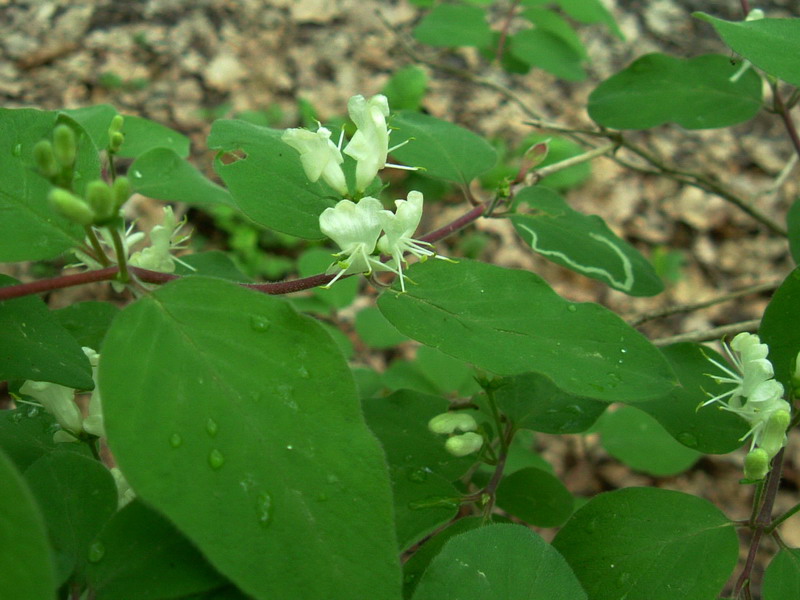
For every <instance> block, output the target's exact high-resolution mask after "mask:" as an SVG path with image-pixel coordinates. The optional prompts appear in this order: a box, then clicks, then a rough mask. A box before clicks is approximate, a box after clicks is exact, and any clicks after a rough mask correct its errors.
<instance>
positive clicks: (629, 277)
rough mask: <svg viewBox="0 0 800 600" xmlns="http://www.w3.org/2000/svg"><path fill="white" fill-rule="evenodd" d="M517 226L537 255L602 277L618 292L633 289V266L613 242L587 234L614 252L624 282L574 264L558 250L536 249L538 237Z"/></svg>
mask: <svg viewBox="0 0 800 600" xmlns="http://www.w3.org/2000/svg"><path fill="white" fill-rule="evenodd" d="M517 226H518V227H520V228H521V229H524V230H525V231H527V232H528V233H529V234H531V242H530V243H531V248H532V249H533V250H534V251H536V252H538V253H539V254H543V255H544V256H555V257H558V258H560V259H561V260H563V261H564V262H565V263H567V264H568V265H569V266H570V267H572V268H573V269H575V270H576V271H579V272H581V273H584V274H586V275H589V276H591V275H600V276H602V277H604V278H605V279H606V280H608V282H609V283H610V284H611V285H612V286H614V287H615V288H617V289H620V290H622V291H624V292H629V291H631V288H633V282H634V277H633V265H632V264H631V261H630V259H629V258H628V257H627V256H626V255H625V253H624V252H623V251H622V250H620V249H619V247H618V246H617V245H616V244H615V243H614V242H613V241H611V240H609V239H608V238H605V237H603V236H602V235H599V234H596V233H590V234H589V237H590V238H592V239H593V240H597V241H598V242H601V243H603V244H605V245H606V246H608V247H609V248H611V250H612V251H613V252H614V254H616V255H617V256H619V259H620V261H622V270H623V272H624V273H625V279H624V281H619V280H618V279H616V278H615V277H614V276H613V275H612V274H611V273H609V272H608V271H606V270H605V269H601V268H600V267H592V266H589V265H582V264H580V263H578V262H575V261H574V260H573V259H571V258H570V257H569V256H567V255H566V254H564V253H563V252H559V251H558V250H546V249H544V248H540V247H538V246H537V245H536V244H537V242H538V241H539V236H537V235H536V232H535V231H534V230H533V229H531V228H530V227H527V226H526V225H522V224H521V223H518V224H517Z"/></svg>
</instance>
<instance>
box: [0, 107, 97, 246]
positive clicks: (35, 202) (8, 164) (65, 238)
mask: <svg viewBox="0 0 800 600" xmlns="http://www.w3.org/2000/svg"><path fill="white" fill-rule="evenodd" d="M57 118H58V113H55V112H43V111H39V110H33V109H28V108H24V109H7V108H0V153H2V156H3V160H2V161H0V213H2V215H3V218H2V219H0V262H14V261H22V260H43V259H47V258H53V257H55V256H58V255H59V254H61V253H62V252H64V251H65V250H67V249H68V248H71V247H72V246H76V245H78V244H80V243H81V242H82V241H83V237H84V232H83V228H82V227H80V226H79V225H77V224H75V223H72V222H70V221H67V220H66V219H63V218H61V217H59V216H57V215H56V214H55V213H54V212H53V211H52V210H51V209H50V206H49V204H48V202H47V194H48V192H49V191H50V188H51V185H50V182H49V181H47V180H46V179H45V178H44V177H42V176H41V175H39V174H38V172H37V171H36V167H35V166H34V163H33V147H34V146H35V145H36V144H37V143H38V142H39V141H40V140H43V139H45V138H47V139H52V131H53V127H55V125H56V119H57ZM77 165H78V168H79V170H80V171H81V174H82V175H83V177H82V180H81V181H82V182H83V183H85V182H86V181H87V180H91V179H97V178H98V177H99V174H100V166H99V162H98V158H97V150H96V148H94V146H93V145H92V144H91V141H90V140H89V139H88V137H86V135H85V134H83V135H81V136H79V138H78V159H77ZM80 189H82V187H81V188H80Z"/></svg>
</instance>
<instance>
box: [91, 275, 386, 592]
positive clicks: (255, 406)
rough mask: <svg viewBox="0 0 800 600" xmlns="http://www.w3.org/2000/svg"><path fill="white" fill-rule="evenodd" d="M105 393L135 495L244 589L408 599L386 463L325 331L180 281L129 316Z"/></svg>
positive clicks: (113, 341) (249, 294) (104, 365)
mask: <svg viewBox="0 0 800 600" xmlns="http://www.w3.org/2000/svg"><path fill="white" fill-rule="evenodd" d="M198 298H202V299H203V301H202V302H198V301H197V299H198ZM131 348H136V349H137V351H136V352H131ZM100 380H101V382H102V383H101V385H102V389H103V409H104V414H105V419H106V429H107V431H108V439H109V443H110V445H111V449H112V451H113V452H114V456H115V457H116V458H117V460H118V461H119V464H120V467H121V468H122V471H123V472H124V473H125V476H126V477H127V479H128V481H130V483H131V485H132V487H133V488H134V489H135V490H136V493H137V494H138V495H139V496H140V497H141V498H142V499H143V500H144V501H146V502H147V503H149V504H151V505H153V506H154V507H155V508H156V509H158V510H159V512H161V513H163V514H164V515H165V516H166V517H167V518H169V519H170V521H172V522H173V523H174V524H175V525H176V526H177V527H178V529H179V530H180V531H181V532H182V533H183V534H184V535H186V536H187V537H188V538H189V539H190V540H191V541H192V542H194V543H195V544H196V545H197V546H198V547H199V549H200V550H201V551H202V552H203V554H204V555H205V556H206V558H207V559H208V560H209V561H210V562H211V563H212V564H213V565H214V566H215V567H216V568H217V569H219V570H220V571H221V572H222V573H223V574H224V575H226V576H227V577H229V578H230V579H231V580H232V581H234V583H236V584H237V585H238V586H239V587H240V588H242V590H243V591H245V592H246V593H248V594H250V595H252V596H254V597H255V598H259V599H261V598H281V599H285V600H292V599H298V600H299V599H305V598H331V599H333V598H360V597H362V598H371V599H375V600H384V599H386V600H395V599H396V598H397V596H398V594H399V590H400V570H399V565H398V561H397V556H396V549H397V546H396V542H395V534H394V524H393V519H392V499H391V492H390V486H389V478H388V476H387V473H386V466H385V463H384V459H383V453H382V451H381V449H380V447H379V445H378V443H377V441H376V440H375V438H374V437H373V436H372V435H371V433H370V432H369V430H368V429H367V427H366V425H365V423H364V421H363V417H362V416H361V409H360V406H359V403H358V399H357V396H356V389H355V385H354V383H353V380H352V377H351V376H350V372H349V369H348V367H347V364H346V363H345V361H344V359H343V358H342V356H341V354H340V353H339V351H338V349H337V347H336V345H335V343H334V342H333V340H332V339H331V338H330V336H329V335H328V334H327V333H326V332H325V331H324V330H323V329H322V328H321V327H320V325H319V324H318V323H316V322H314V321H313V320H312V319H310V318H308V317H303V316H301V315H298V314H297V313H296V312H295V311H294V310H293V309H292V308H291V307H290V306H289V304H288V303H287V302H285V301H284V300H282V299H280V298H276V297H273V296H268V295H266V294H261V293H257V292H253V291H250V290H247V289H243V288H240V287H238V286H236V285H233V284H230V283H226V282H223V281H220V280H215V279H207V278H203V277H188V278H185V279H181V280H176V281H173V282H170V283H169V284H167V285H166V286H164V287H162V288H161V289H159V290H157V291H155V292H153V293H152V294H151V295H149V296H145V297H143V298H141V299H139V300H138V301H137V302H135V303H134V304H132V305H130V306H128V307H127V308H126V309H125V310H123V311H122V313H121V314H120V315H119V317H117V319H115V321H114V324H113V325H112V327H111V330H110V331H109V333H108V335H107V337H106V341H105V344H104V347H103V355H102V357H101V361H100ZM264 557H269V560H265V559H264Z"/></svg>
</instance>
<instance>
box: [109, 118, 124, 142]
mask: <svg viewBox="0 0 800 600" xmlns="http://www.w3.org/2000/svg"><path fill="white" fill-rule="evenodd" d="M124 123H125V117H123V116H122V115H114V118H113V119H111V125H109V126H108V135H109V137H111V135H112V134H115V133H119V132H121V131H122V125H123V124H124Z"/></svg>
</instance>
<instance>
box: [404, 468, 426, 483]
mask: <svg viewBox="0 0 800 600" xmlns="http://www.w3.org/2000/svg"><path fill="white" fill-rule="evenodd" d="M408 480H409V481H413V482H414V483H424V482H426V481H428V469H414V470H413V471H409V472H408Z"/></svg>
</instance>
